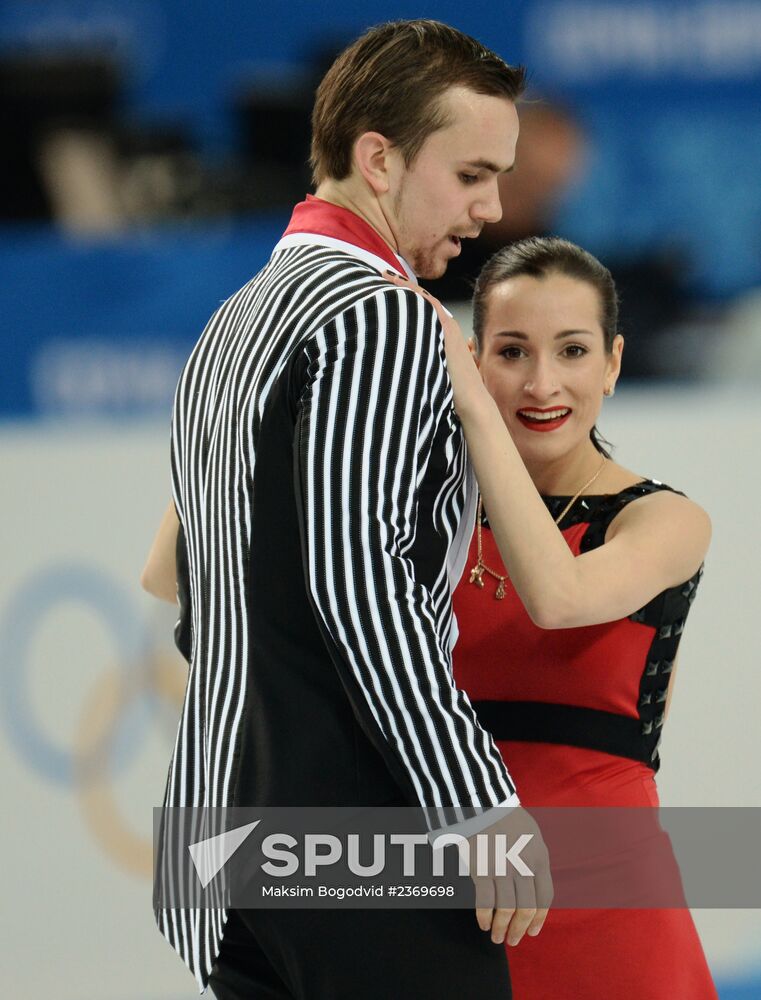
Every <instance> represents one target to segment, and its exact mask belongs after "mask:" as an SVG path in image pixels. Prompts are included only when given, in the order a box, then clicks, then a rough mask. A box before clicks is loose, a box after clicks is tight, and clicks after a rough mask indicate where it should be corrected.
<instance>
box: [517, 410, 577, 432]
mask: <svg viewBox="0 0 761 1000" xmlns="http://www.w3.org/2000/svg"><path fill="white" fill-rule="evenodd" d="M571 412H572V411H571V410H570V409H569V408H568V407H567V406H548V407H546V408H545V409H540V408H539V407H538V406H523V407H521V409H520V410H518V411H517V413H516V416H517V417H518V420H520V422H521V424H522V425H523V426H524V427H526V428H527V429H528V430H530V431H539V432H540V433H543V432H546V431H554V430H557V429H558V427H562V426H563V424H564V423H565V422H566V420H567V419H568V418H569V417H570V415H571ZM546 414H556V416H554V417H549V416H546Z"/></svg>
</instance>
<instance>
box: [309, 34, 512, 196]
mask: <svg viewBox="0 0 761 1000" xmlns="http://www.w3.org/2000/svg"><path fill="white" fill-rule="evenodd" d="M454 86H463V87H468V88H469V89H470V90H473V91H475V93H477V94H486V95H488V96H494V97H504V98H506V99H507V100H510V101H515V100H517V98H518V97H520V95H521V94H522V92H523V89H524V86H525V70H524V69H523V67H522V66H517V67H515V66H509V65H508V64H507V63H506V62H505V61H504V60H503V59H500V57H499V56H498V55H495V53H494V52H492V51H490V50H489V49H487V48H485V46H483V45H481V43H480V42H477V41H476V40H475V38H471V37H470V36H469V35H464V34H463V33H462V32H461V31H457V29H456V28H451V27H450V26H449V25H447V24H442V23H441V22H440V21H429V20H416V21H390V22H388V23H387V24H379V25H377V26H376V27H374V28H370V30H369V31H367V32H366V33H365V34H364V35H362V36H361V37H360V38H358V39H357V40H356V41H355V42H353V43H352V44H351V45H350V46H349V47H348V48H347V49H345V50H344V51H343V52H342V53H341V54H340V55H339V56H338V58H337V59H336V61H335V62H334V63H333V65H332V66H331V67H330V69H329V70H328V72H327V73H326V75H325V77H324V79H323V81H322V83H321V84H320V86H319V87H318V88H317V95H316V98H315V104H314V111H313V112H312V155H311V158H310V159H311V164H312V173H313V177H314V182H315V184H319V183H320V182H321V181H323V180H326V179H327V178H332V179H334V180H339V181H340V180H344V179H345V178H346V177H348V176H349V174H350V173H351V157H352V148H353V145H354V142H355V140H356V139H358V138H359V136H360V135H362V134H363V133H364V132H380V133H381V135H384V136H385V137H386V138H387V139H388V140H389V141H390V142H392V143H393V144H394V145H395V146H397V147H398V148H399V150H400V151H401V153H402V156H403V157H404V161H405V163H406V164H407V165H408V166H409V164H411V163H412V161H413V160H414V158H415V156H416V154H417V153H418V152H419V150H420V147H421V146H422V145H423V143H424V142H425V140H426V139H427V138H428V136H429V135H431V133H433V132H437V131H438V130H439V129H441V128H445V127H446V126H447V124H448V119H447V116H446V113H445V111H444V110H443V108H442V106H441V101H440V98H441V96H442V95H443V94H444V92H445V91H447V90H448V89H449V88H450V87H454Z"/></svg>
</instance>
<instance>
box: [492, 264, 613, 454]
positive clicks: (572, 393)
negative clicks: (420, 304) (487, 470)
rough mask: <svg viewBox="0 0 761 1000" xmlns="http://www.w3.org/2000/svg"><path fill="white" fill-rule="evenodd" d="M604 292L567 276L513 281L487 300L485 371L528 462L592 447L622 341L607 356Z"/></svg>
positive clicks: (512, 279) (514, 437)
mask: <svg viewBox="0 0 761 1000" xmlns="http://www.w3.org/2000/svg"><path fill="white" fill-rule="evenodd" d="M600 314H601V304H600V298H599V295H598V292H597V290H596V289H595V288H594V286H592V285H591V284H589V283H588V282H586V281H580V280H578V279H576V278H569V277H567V276H566V275H564V274H555V273H549V274H546V275H545V276H544V277H542V278H531V277H528V276H527V275H520V276H519V277H516V278H508V279H507V280H506V281H503V282H501V283H500V284H498V285H496V286H495V287H493V288H492V289H491V290H490V292H489V293H488V299H487V303H486V313H485V322H484V329H483V336H482V343H481V352H480V355H479V357H478V365H479V368H480V371H481V377H482V378H483V381H484V384H485V385H486V388H487V389H488V390H489V393H490V394H491V395H492V396H493V397H494V399H495V401H496V403H497V406H498V407H499V409H500V412H501V413H502V418H503V420H504V421H505V423H506V424H507V427H508V430H509V431H510V434H511V435H512V437H513V440H514V441H515V444H516V447H517V448H518V450H519V452H520V453H521V456H522V458H523V459H524V461H526V462H530V463H532V464H533V463H541V462H544V461H554V460H557V459H559V458H562V457H563V456H564V455H566V454H570V453H571V452H574V451H576V450H577V449H581V448H585V447H587V446H591V442H590V441H589V432H590V430H591V429H592V427H593V426H594V424H595V423H596V421H597V417H598V414H599V412H600V407H601V405H602V399H603V392H604V390H605V389H606V388H608V389H609V388H611V387H612V386H613V385H614V384H615V381H616V379H617V377H618V373H619V369H620V366H621V351H622V348H623V337H621V336H620V335H618V336H616V338H615V340H614V342H613V349H612V351H611V353H610V354H608V353H607V352H606V351H605V342H604V337H603V330H602V326H601V323H600Z"/></svg>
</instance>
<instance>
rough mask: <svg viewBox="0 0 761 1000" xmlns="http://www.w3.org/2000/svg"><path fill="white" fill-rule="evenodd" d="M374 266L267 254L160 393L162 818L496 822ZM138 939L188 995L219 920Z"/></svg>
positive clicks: (442, 559) (335, 249)
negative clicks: (181, 572)
mask: <svg viewBox="0 0 761 1000" xmlns="http://www.w3.org/2000/svg"><path fill="white" fill-rule="evenodd" d="M387 268H388V264H387V262H386V261H385V260H383V259H381V258H380V257H378V256H376V255H375V254H374V253H372V252H370V251H368V250H367V249H364V248H361V247H357V246H355V245H353V244H351V243H347V242H344V241H342V240H338V239H335V238H331V237H322V236H315V235H303V234H295V235H287V236H286V237H284V239H283V240H281V242H280V243H279V244H278V245H277V246H276V248H275V251H274V252H273V255H272V257H271V259H270V261H269V263H268V264H267V265H266V266H265V268H264V269H263V270H262V271H261V272H260V273H259V274H258V275H257V276H256V277H255V278H253V279H252V280H251V281H250V282H249V283H248V284H247V285H245V286H244V287H243V288H242V289H241V290H240V291H238V292H237V293H236V294H234V295H233V296H232V297H231V298H230V299H228V300H227V301H226V302H225V303H224V304H223V305H222V306H221V307H220V308H219V309H218V310H217V312H216V313H215V314H214V315H213V316H212V318H211V320H210V321H209V323H208V325H207V327H206V329H205V331H204V333H203V334H202V336H201V338H200V340H199V341H198V343H197V345H196V347H195V349H194V350H193V352H192V354H191V356H190V358H189V360H188V362H187V365H186V367H185V369H184V371H183V373H182V376H181V378H180V381H179V385H178V387H177V392H176V397H175V405H174V414H173V424H172V446H171V457H172V476H173V493H174V500H175V504H176V507H177V511H178V515H179V518H180V523H181V535H182V537H183V538H184V544H185V546H186V552H187V567H188V577H187V579H186V580H185V581H184V585H185V586H186V587H187V589H188V592H189V595H190V601H189V605H190V606H189V609H188V613H189V615H190V625H191V628H190V633H191V635H192V647H191V650H190V672H189V678H188V686H187V692H186V696H185V701H184V705H183V708H182V714H181V718H180V722H179V727H178V731H177V739H176V744H175V748H174V755H173V758H172V761H171V765H170V769H169V775H168V781H167V789H166V798H165V806H166V807H177V806H195V807H201V806H207V807H224V806H232V805H237V806H316V805H322V806H331V805H337V806H347V805H362V806H372V805H382V804H410V805H417V804H420V805H423V806H428V807H433V806H448V805H457V804H460V805H477V806H483V807H490V806H496V805H504V804H515V803H516V802H517V798H516V796H515V790H514V787H513V784H512V782H511V780H510V777H509V775H508V773H507V771H506V769H505V767H504V764H503V762H502V760H501V758H500V755H499V752H498V750H497V749H496V747H495V746H494V744H493V741H492V739H491V737H490V736H489V735H488V734H487V733H486V732H484V730H483V729H481V728H480V726H479V725H478V723H477V721H476V718H475V716H474V713H473V710H472V708H471V706H470V703H469V701H468V699H467V697H466V696H465V695H464V694H463V693H462V692H460V691H458V690H457V688H456V687H455V686H454V683H453V680H452V673H451V656H450V653H451V647H452V645H453V644H454V639H455V638H456V635H455V633H456V624H455V622H454V620H453V615H452V608H451V593H452V590H453V588H454V586H455V585H456V583H457V581H458V579H459V577H460V575H461V573H462V570H463V568H464V563H465V559H466V555H467V550H468V543H469V540H470V535H471V531H472V525H473V516H474V505H475V482H474V480H473V477H472V472H471V471H470V467H469V464H468V460H467V454H466V448H465V443H464V438H463V434H462V431H461V428H460V426H459V423H458V421H457V418H456V416H455V414H454V411H453V408H452V389H451V384H450V382H449V378H448V376H447V372H446V367H445V355H444V348H443V337H442V330H441V325H440V323H439V322H438V320H437V318H436V315H435V311H434V310H433V308H432V307H431V305H430V304H429V303H428V302H426V301H425V300H424V299H422V298H421V297H420V296H419V295H416V294H415V293H413V292H411V291H409V290H406V289H400V288H397V287H395V286H393V285H391V284H390V283H389V282H387V281H386V280H385V279H384V278H383V277H382V275H381V274H380V273H379V272H382V271H383V270H385V269H387ZM156 918H157V921H158V924H159V927H160V929H161V931H162V933H163V934H164V935H165V936H166V937H167V939H168V940H169V941H170V943H171V944H172V945H173V947H174V948H175V949H176V950H177V951H178V952H179V954H180V955H181V956H182V958H183V960H184V961H185V963H186V964H187V965H188V967H189V968H190V970H191V971H192V972H193V973H194V975H195V977H196V979H197V982H198V985H199V988H200V989H201V991H202V992H203V990H204V989H205V988H206V985H207V982H208V977H209V974H210V972H211V968H212V965H213V963H214V960H215V958H216V955H217V953H218V950H219V945H220V941H221V939H222V934H223V928H224V923H225V920H226V913H225V910H224V909H223V908H221V907H220V908H219V909H216V910H213V909H212V910H208V909H196V910H193V909H161V908H157V909H156Z"/></svg>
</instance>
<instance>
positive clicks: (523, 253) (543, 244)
mask: <svg viewBox="0 0 761 1000" xmlns="http://www.w3.org/2000/svg"><path fill="white" fill-rule="evenodd" d="M524 274H525V275H528V277H530V278H544V277H546V276H547V275H548V274H564V275H566V277H569V278H574V279H576V280H577V281H585V282H586V283H587V284H588V285H591V286H592V287H593V288H594V289H595V291H596V292H597V296H598V298H599V300H600V326H601V327H602V333H603V343H604V346H605V351H606V352H607V353H608V354H610V352H611V351H612V350H613V340H614V339H615V336H616V334H617V333H618V293H617V291H616V285H615V282H614V281H613V277H612V275H611V273H610V271H609V270H608V269H607V267H605V266H604V265H603V264H601V263H600V261H599V260H598V259H597V258H596V257H593V256H592V254H591V253H587V251H586V250H582V248H581V247H579V246H576V244H575V243H570V242H569V241H568V240H561V239H559V238H558V237H557V236H532V237H530V238H529V239H525V240H519V241H518V242H517V243H510V244H509V245H508V246H506V247H503V248H502V250H498V251H497V252H496V253H495V254H494V256H493V257H491V258H490V259H489V260H488V261H487V262H486V264H484V266H483V268H482V270H481V273H480V274H479V276H478V280H477V281H476V285H475V290H474V292H473V339H474V341H475V345H476V354H480V353H481V348H482V346H483V331H484V325H485V322H486V312H487V309H488V305H489V294H490V292H491V290H492V289H493V288H494V287H495V286H496V285H501V284H502V282H503V281H507V280H508V279H509V278H517V277H519V276H520V275H524ZM589 437H590V440H591V441H592V444H593V445H594V446H595V448H596V449H597V450H598V451H599V452H600V454H601V455H605V457H606V458H610V457H611V456H610V452H609V451H608V450H607V448H610V447H612V446H611V444H610V442H609V441H605V439H604V438H602V437H601V436H600V433H599V431H598V430H597V427H593V428H592V430H591V431H590V432H589ZM606 445H607V448H606V447H605V446H606Z"/></svg>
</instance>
